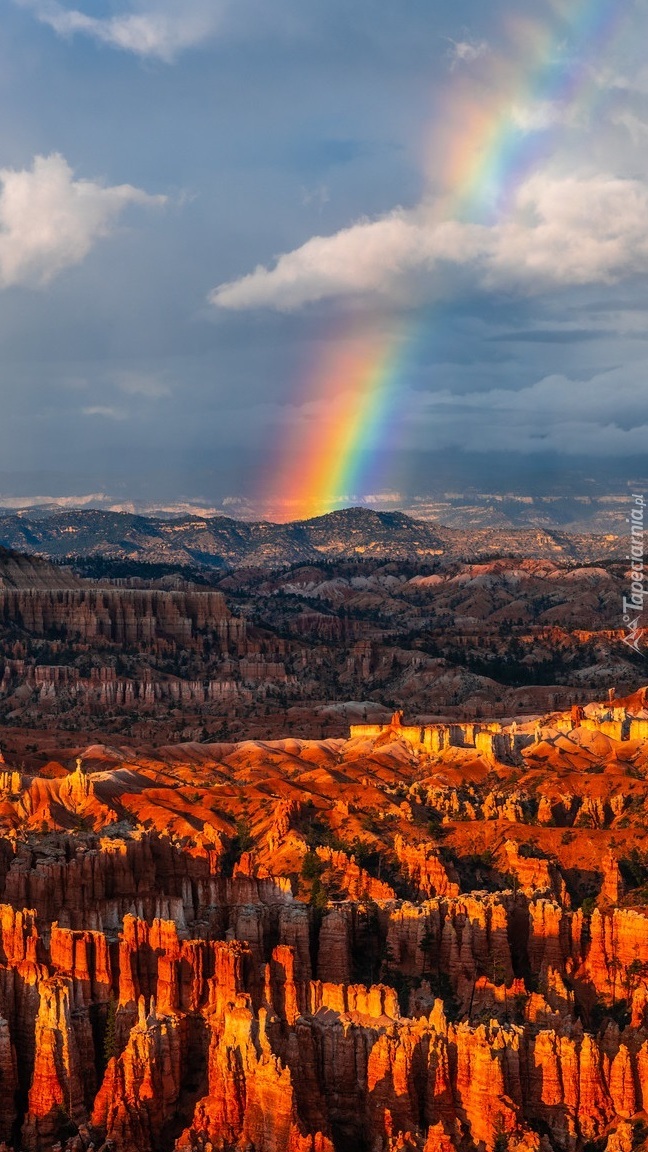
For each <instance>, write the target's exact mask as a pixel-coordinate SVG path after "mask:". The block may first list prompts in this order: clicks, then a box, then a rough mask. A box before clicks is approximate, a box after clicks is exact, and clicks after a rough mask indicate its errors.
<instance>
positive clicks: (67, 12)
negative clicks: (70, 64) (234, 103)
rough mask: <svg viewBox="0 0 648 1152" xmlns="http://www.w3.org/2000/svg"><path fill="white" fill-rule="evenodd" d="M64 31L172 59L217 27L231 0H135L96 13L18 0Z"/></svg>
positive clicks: (50, 0)
mask: <svg viewBox="0 0 648 1152" xmlns="http://www.w3.org/2000/svg"><path fill="white" fill-rule="evenodd" d="M16 2H17V3H19V4H20V5H21V7H23V8H29V9H31V10H32V11H33V12H34V14H35V15H36V17H37V19H38V20H40V21H41V23H43V24H48V25H49V27H50V28H53V29H54V31H55V32H57V33H58V34H59V36H73V35H76V34H81V35H85V36H89V37H91V38H92V39H93V40H96V41H98V42H99V43H101V44H108V45H110V46H111V47H112V48H120V49H122V50H123V51H125V52H133V53H134V54H135V55H137V56H142V57H152V58H156V59H158V60H163V61H165V62H166V63H170V62H171V61H173V60H174V59H175V57H176V56H177V55H178V54H179V53H180V52H182V51H184V50H185V49H187V48H193V47H195V46H196V45H198V44H201V43H202V42H203V41H205V40H208V39H210V37H211V36H213V35H214V33H215V32H216V31H217V29H218V26H219V24H220V20H221V16H222V12H223V10H224V7H225V2H226V0H133V2H132V3H131V4H130V5H129V6H127V7H126V8H125V10H124V11H123V12H120V13H117V14H115V15H112V16H90V15H88V14H87V13H85V12H81V11H79V10H78V9H77V8H66V7H65V6H64V5H63V4H60V3H59V2H58V0H16Z"/></svg>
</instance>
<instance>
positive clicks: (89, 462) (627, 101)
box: [0, 0, 648, 507]
mask: <svg viewBox="0 0 648 1152" xmlns="http://www.w3.org/2000/svg"><path fill="white" fill-rule="evenodd" d="M98 12H99V13H100V14H99V15H98V14H97V13H98ZM647 35H648V8H647V5H646V3H645V0H636V2H635V0H623V3H619V0H614V3H612V4H606V3H603V2H601V0H596V2H595V3H592V2H591V0H585V2H583V0H581V2H575V0H551V2H549V0H547V2H545V0H533V2H532V3H525V2H524V0H505V2H500V0H491V2H489V3H488V4H484V3H483V0H457V2H455V3H453V4H448V3H445V2H443V3H442V2H440V0H371V2H369V0H353V3H349V0H274V3H272V4H269V3H268V2H267V0H182V2H179V0H130V2H128V0H114V2H112V3H105V4H101V5H97V4H96V3H90V2H89V0H88V2H87V3H84V4H83V6H79V7H78V8H76V7H73V6H72V5H71V4H69V3H67V2H66V3H63V2H61V3H59V2H58V0H4V3H3V19H2V25H1V29H0V91H1V98H2V102H3V112H4V114H3V116H2V117H1V119H0V293H1V306H0V348H1V360H0V364H1V369H0V371H1V376H0V380H1V388H2V421H1V423H0V472H1V473H2V474H3V477H2V487H3V489H4V494H5V495H7V494H11V492H10V489H11V486H12V484H13V485H14V487H16V486H19V480H18V479H16V480H15V481H14V479H12V474H17V473H23V474H24V473H39V474H41V475H42V476H43V479H42V484H45V485H46V484H49V485H50V486H51V488H52V492H51V494H52V495H59V494H62V493H63V490H64V489H67V490H69V491H72V490H74V489H75V485H76V490H78V491H81V490H83V488H84V486H85V487H86V488H87V486H88V485H90V486H92V485H93V484H95V485H102V486H104V487H105V488H107V489H111V490H112V491H115V492H120V493H122V494H123V493H127V492H132V493H133V494H140V493H142V492H144V491H146V494H147V495H155V493H156V491H159V493H160V495H161V496H163V498H164V499H165V500H168V499H170V498H171V497H172V496H173V495H174V494H175V495H177V496H178V497H180V496H186V495H194V496H199V497H201V498H204V499H208V500H212V501H219V500H222V499H223V498H229V499H230V500H232V499H234V500H235V499H236V498H237V497H238V496H240V495H241V494H244V495H246V496H247V497H251V498H254V497H255V496H256V497H258V498H259V499H260V498H261V496H262V495H263V494H264V493H265V492H267V490H268V488H269V487H270V488H271V487H272V483H273V476H274V473H275V470H276V468H277V461H278V459H280V458H281V455H282V453H285V452H288V451H295V450H298V445H299V444H300V443H301V442H303V444H304V445H305V446H308V445H310V444H311V443H312V439H313V430H314V429H316V428H317V427H318V426H324V424H325V423H326V421H327V420H331V419H343V410H344V405H345V403H346V400H347V399H348V398H349V397H347V392H346V391H345V389H346V388H347V387H348V386H349V383H348V381H344V380H339V381H338V380H336V379H332V380H328V382H326V387H322V386H321V379H320V377H321V372H320V371H319V366H320V365H321V364H322V363H323V362H325V361H326V362H327V363H331V362H332V361H331V350H332V349H333V353H335V349H336V347H338V346H339V348H340V349H342V348H343V347H344V346H345V344H347V343H348V342H349V341H357V340H358V339H360V340H361V341H363V342H364V343H365V344H366V346H367V347H371V344H372V341H374V340H376V341H378V340H379V339H380V340H383V341H384V340H385V339H386V340H387V342H388V343H389V342H390V341H392V343H393V346H394V347H396V348H398V350H399V351H398V370H397V371H396V372H394V374H393V379H392V382H391V384H390V387H391V389H392V396H391V398H390V403H389V404H388V405H386V407H385V421H386V424H385V427H384V428H382V430H380V429H379V433H378V435H377V440H376V442H377V445H378V450H377V451H376V453H375V458H374V460H373V463H372V466H371V468H370V469H368V470H367V475H371V483H372V485H373V490H374V491H375V490H378V491H381V490H385V491H387V490H394V491H399V492H402V493H409V494H410V495H411V494H412V493H416V492H420V493H425V492H428V491H432V490H434V489H437V488H438V487H439V486H441V487H443V483H444V479H445V473H444V468H445V466H446V464H447V462H448V461H449V460H452V462H453V465H452V483H453V485H456V484H457V481H458V479H459V482H460V481H461V475H462V473H461V467H462V465H461V461H463V462H464V463H465V478H466V484H468V483H476V484H477V485H478V486H479V485H481V486H484V485H485V486H488V485H489V484H491V485H492V484H493V483H496V482H497V477H498V475H499V473H498V461H499V462H500V463H501V461H502V460H503V459H505V458H506V459H507V460H510V459H511V458H512V457H513V458H515V454H516V453H520V468H522V467H523V464H522V461H523V454H526V455H532V456H533V458H534V461H535V465H534V474H536V473H537V468H536V467H535V466H536V465H539V468H540V473H541V474H544V475H546V477H547V485H548V486H551V484H552V483H554V482H555V481H556V479H557V478H558V479H559V478H560V477H561V476H562V475H563V474H567V473H569V474H570V475H572V474H573V469H574V467H575V466H576V465H578V468H582V469H584V470H585V472H587V471H588V469H589V471H590V472H592V471H593V470H594V469H595V466H596V465H595V462H596V461H599V462H600V467H601V469H602V473H601V474H607V472H609V473H610V474H614V475H616V476H618V477H620V478H623V476H624V469H628V470H630V471H631V472H632V474H633V476H634V475H635V474H636V472H637V467H638V466H639V461H640V460H641V457H642V456H643V454H644V451H645V445H646V433H647V430H648V387H647V383H646V382H647V380H648V340H647V338H646V305H647V303H648V65H646V64H645V62H644V60H643V59H642V57H643V56H644V55H645V44H646V38H647ZM333 362H335V355H333ZM318 373H319V375H318ZM318 380H319V381H320V383H319V385H317V383H316V382H317V381H318ZM318 387H319V391H318ZM350 399H351V400H352V398H350ZM340 413H342V416H341V415H340ZM296 446H297V449H296ZM629 458H630V461H629V462H628V463H627V464H626V461H628V459H629ZM444 462H445V463H444ZM458 462H459V463H458ZM457 470H458V472H459V476H457ZM51 473H56V474H57V475H56V477H51V476H49V479H48V478H47V476H48V475H49V474H51ZM522 476H523V473H522V474H521V483H522ZM75 477H76V480H75ZM506 477H507V478H506V483H507V484H508V483H509V482H510V475H509V474H508V472H507V474H506ZM39 482H40V481H39ZM502 482H504V481H502ZM34 483H37V482H36V481H34ZM57 485H58V487H59V488H60V489H61V491H60V492H59V491H54V489H55V488H56V487H57ZM1 494H3V493H0V495H1ZM353 495H354V496H357V497H361V496H363V495H367V493H366V492H362V491H359V492H357V493H353ZM228 506H230V507H235V505H231V504H230V505H228Z"/></svg>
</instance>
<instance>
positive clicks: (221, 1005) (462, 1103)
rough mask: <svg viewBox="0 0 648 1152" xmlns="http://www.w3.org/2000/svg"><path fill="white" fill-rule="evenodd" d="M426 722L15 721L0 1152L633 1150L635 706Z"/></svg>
mask: <svg viewBox="0 0 648 1152" xmlns="http://www.w3.org/2000/svg"><path fill="white" fill-rule="evenodd" d="M414 719H415V718H414V717H404V716H403V715H402V714H401V713H400V712H396V713H395V714H394V715H392V716H391V718H387V719H385V720H384V721H383V722H376V723H369V722H366V723H365V722H363V723H359V724H356V725H354V726H353V727H352V729H351V731H350V732H348V733H347V735H346V736H345V737H340V738H335V739H333V738H330V739H324V740H321V739H308V740H307V739H296V738H284V739H281V740H247V741H220V742H212V743H209V742H206V743H196V742H195V741H190V742H185V743H181V744H167V745H146V744H143V743H139V744H137V746H136V745H134V744H132V743H127V744H124V743H120V742H118V741H117V742H114V743H111V742H103V743H95V744H90V745H86V746H79V745H78V744H76V743H75V741H74V739H73V737H72V736H70V735H68V736H66V735H65V734H64V733H57V732H55V731H48V732H45V731H42V732H39V731H27V730H22V729H18V728H14V729H5V730H4V732H3V736H2V740H3V747H4V763H2V764H0V792H1V798H0V1074H1V1076H2V1084H3V1093H2V1097H1V1099H0V1142H4V1143H0V1147H4V1148H5V1149H8V1148H13V1149H18V1148H21V1149H26V1150H29V1152H45V1150H47V1149H53V1148H57V1147H60V1148H65V1149H69V1150H70V1152H82V1150H84V1149H88V1148H90V1147H94V1148H95V1149H99V1148H104V1149H109V1148H112V1149H114V1150H115V1152H135V1150H137V1152H209V1150H215V1149H219V1150H222V1152H225V1150H234V1149H241V1150H243V1149H254V1150H255V1152H283V1150H285V1149H288V1150H292V1152H351V1149H366V1150H367V1152H379V1150H380V1152H387V1150H389V1152H396V1150H411V1152H432V1150H437V1149H443V1150H444V1152H453V1150H457V1152H464V1150H465V1152H469V1150H470V1152H474V1150H477V1149H479V1150H483V1152H500V1150H504V1149H519V1150H524V1152H526V1150H531V1149H537V1150H538V1152H541V1150H543V1152H550V1150H551V1149H556V1150H567V1152H576V1150H578V1149H581V1148H585V1147H588V1148H601V1149H605V1148H607V1149H608V1150H609V1152H617V1150H619V1149H621V1150H623V1152H631V1150H632V1149H633V1148H637V1147H639V1146H640V1145H641V1142H642V1141H643V1139H644V1133H645V1128H644V1126H643V1117H644V1114H645V1110H646V1109H648V853H646V850H645V821H646V804H647V801H648V692H647V690H646V689H644V688H641V689H639V690H638V691H636V692H634V693H632V694H631V695H629V696H626V697H617V696H616V695H615V694H614V693H613V692H612V691H610V692H609V693H606V694H605V696H604V698H602V699H599V700H596V701H592V702H590V703H587V704H585V705H580V704H575V705H573V706H572V707H570V708H569V709H567V710H562V711H561V710H558V711H553V712H550V713H547V714H545V715H538V716H535V717H533V718H528V719H527V718H524V717H519V718H518V719H516V720H513V721H511V720H508V721H507V720H494V719H486V718H483V719H481V720H479V719H477V718H473V719H472V720H470V721H465V722H458V721H456V722H448V723H443V722H438V723H426V722H413V721H414ZM28 742H29V743H28Z"/></svg>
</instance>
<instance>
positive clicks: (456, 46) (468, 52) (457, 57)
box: [448, 40, 490, 68]
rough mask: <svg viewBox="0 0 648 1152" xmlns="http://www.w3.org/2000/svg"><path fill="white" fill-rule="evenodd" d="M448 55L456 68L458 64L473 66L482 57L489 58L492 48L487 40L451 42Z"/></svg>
mask: <svg viewBox="0 0 648 1152" xmlns="http://www.w3.org/2000/svg"><path fill="white" fill-rule="evenodd" d="M449 43H450V47H449V49H448V55H449V56H450V60H451V62H452V64H451V66H452V67H453V68H454V67H456V66H457V65H458V64H472V63H473V61H474V60H479V59H480V57H482V56H487V55H488V54H489V52H490V47H489V45H488V44H487V43H486V41H485V40H478V41H475V40H450V41H449Z"/></svg>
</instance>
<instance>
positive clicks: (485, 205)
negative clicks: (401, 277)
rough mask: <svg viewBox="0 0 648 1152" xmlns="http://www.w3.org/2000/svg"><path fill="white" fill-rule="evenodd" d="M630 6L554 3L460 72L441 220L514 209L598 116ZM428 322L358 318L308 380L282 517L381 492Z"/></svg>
mask: <svg viewBox="0 0 648 1152" xmlns="http://www.w3.org/2000/svg"><path fill="white" fill-rule="evenodd" d="M627 7H629V5H628V6H627ZM627 7H626V5H625V4H623V3H622V2H620V0H578V3H576V2H575V0H548V13H547V19H545V20H544V21H542V20H537V19H533V20H531V19H528V18H524V19H523V18H521V17H520V16H517V15H512V16H511V17H510V18H509V20H508V22H507V24H506V27H505V29H504V33H505V39H506V40H507V42H508V43H507V50H506V51H505V52H504V53H502V54H500V55H495V54H493V53H491V52H486V51H485V52H484V53H483V59H478V60H476V61H475V62H474V66H473V67H471V68H469V69H466V70H464V69H457V70H455V71H454V72H452V73H451V83H450V84H449V85H448V88H447V92H446V96H445V100H443V101H442V102H441V105H440V106H439V107H438V108H437V115H436V117H435V128H434V130H433V132H432V133H431V134H430V138H429V140H428V141H427V143H426V146H425V149H424V152H425V154H426V162H425V166H426V169H427V172H428V181H429V184H430V201H431V203H432V204H433V208H432V214H433V218H435V219H437V220H439V221H441V220H449V219H470V220H478V221H481V220H482V219H483V217H484V216H492V215H493V214H497V213H501V212H502V211H505V210H506V208H507V207H508V205H509V204H510V199H511V197H512V196H513V195H514V193H515V190H516V189H517V188H518V187H519V186H520V183H521V182H522V180H523V179H524V178H525V177H526V176H527V175H528V174H529V173H530V171H532V170H533V167H534V166H535V165H537V164H538V162H539V160H540V159H542V158H543V157H545V156H546V155H547V154H548V153H549V149H550V147H551V142H552V140H553V139H554V133H555V131H556V130H558V129H559V128H560V126H561V122H563V123H564V121H565V119H566V118H567V116H568V114H571V115H572V116H573V115H577V114H579V113H582V112H583V110H587V109H589V111H590V115H591V112H592V109H593V108H594V106H595V103H596V98H597V95H596V92H597V90H596V85H595V84H594V82H593V80H592V76H591V71H592V68H593V66H595V65H596V64H597V63H599V62H600V61H601V59H602V57H603V53H604V50H605V49H606V47H608V46H609V45H610V44H611V43H613V42H615V40H616V39H617V38H618V36H619V33H620V31H621V29H622V26H623V24H624V23H626V22H627ZM624 10H625V11H624ZM566 43H567V44H569V43H572V44H574V45H575V46H576V53H577V54H576V56H575V57H572V58H569V57H567V56H566V49H565V47H564V45H565V44H566ZM534 107H535V108H536V109H540V111H541V112H542V109H545V110H546V113H547V117H546V122H543V120H542V115H541V116H540V119H539V121H538V123H536V124H533V123H530V124H525V123H524V122H523V119H521V116H522V117H523V113H524V109H525V108H534ZM549 129H553V131H550V130H549ZM440 157H442V158H443V162H440V160H439V158H440ZM423 323H426V322H424V321H420V320H418V321H416V322H410V323H409V325H404V324H403V323H400V324H399V323H395V322H394V321H393V320H392V322H391V324H390V325H388V326H387V327H388V329H389V331H388V333H387V334H385V331H384V328H381V327H380V326H379V325H377V324H375V323H374V324H373V325H372V324H367V323H366V322H365V327H364V330H363V328H362V327H360V328H359V327H358V324H359V322H358V321H355V323H354V322H351V324H350V325H347V327H346V329H345V330H343V331H342V332H341V333H337V334H336V335H335V337H334V338H332V339H331V340H330V341H329V342H327V351H326V353H325V355H324V356H323V357H322V360H321V362H320V363H318V364H316V365H315V366H314V368H312V369H311V370H310V371H309V372H308V373H307V374H306V378H304V377H302V378H301V379H300V380H299V384H298V400H297V402H296V403H295V405H294V406H293V409H292V414H293V421H292V425H291V428H292V432H289V434H288V437H287V438H286V440H284V441H283V442H282V444H281V446H280V453H281V455H280V459H279V461H278V463H277V466H276V468H275V474H274V478H273V480H272V481H271V484H270V487H271V489H272V497H271V503H270V504H269V505H268V508H270V509H271V510H272V513H271V514H272V518H273V519H308V518H311V517H314V516H318V515H321V514H322V513H324V512H329V511H331V510H332V509H334V508H339V507H342V506H345V505H348V504H350V503H358V502H360V501H361V500H362V498H363V497H364V496H365V495H366V493H367V491H371V487H370V488H369V489H368V488H367V485H368V484H369V485H372V486H373V487H374V490H375V486H376V485H378V486H380V484H381V483H384V481H381V480H380V478H379V477H378V476H377V475H376V472H377V465H378V460H377V453H381V455H384V453H385V452H386V451H388V450H389V448H390V436H391V437H392V438H393V435H394V429H395V426H396V422H397V418H398V414H397V408H398V404H397V402H398V393H399V386H400V385H401V384H402V382H403V379H404V377H405V375H406V371H407V369H408V366H410V365H411V364H412V362H413V355H412V351H413V348H414V346H415V345H416V344H417V343H418V342H419V341H420V329H421V326H422V324H423Z"/></svg>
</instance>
